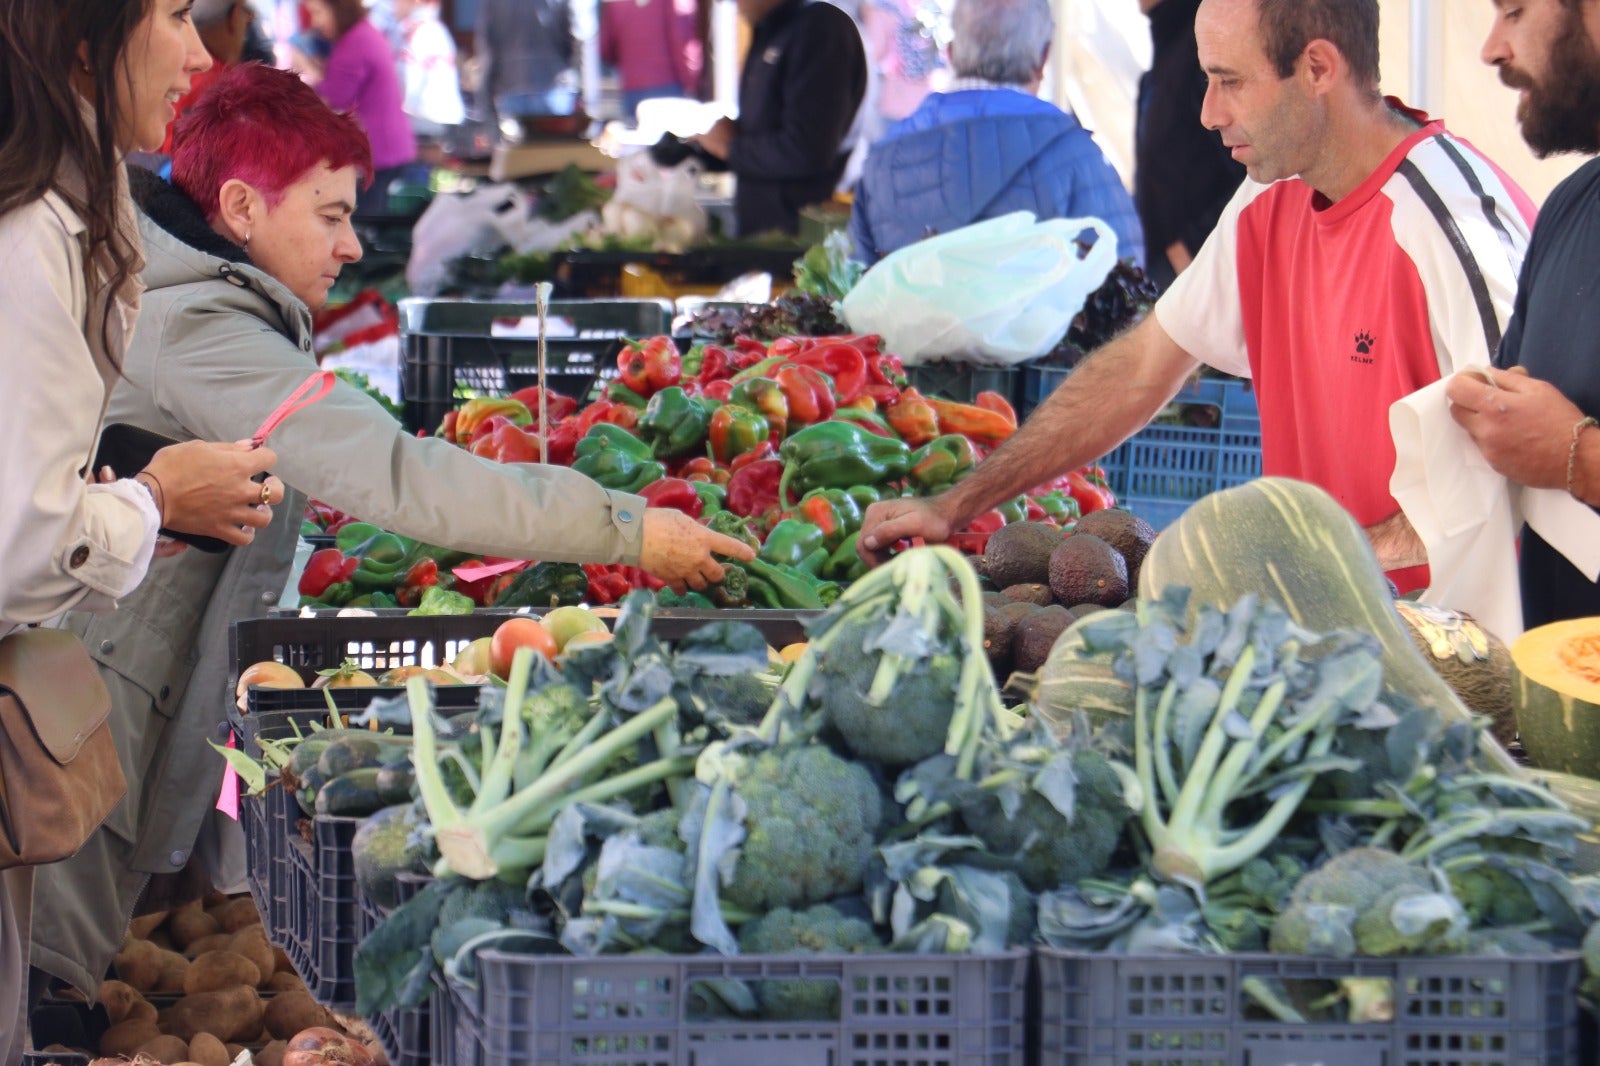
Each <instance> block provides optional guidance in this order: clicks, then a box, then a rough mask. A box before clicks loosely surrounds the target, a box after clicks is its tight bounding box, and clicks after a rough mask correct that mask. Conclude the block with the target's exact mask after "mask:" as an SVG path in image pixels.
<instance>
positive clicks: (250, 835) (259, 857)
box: [239, 786, 300, 951]
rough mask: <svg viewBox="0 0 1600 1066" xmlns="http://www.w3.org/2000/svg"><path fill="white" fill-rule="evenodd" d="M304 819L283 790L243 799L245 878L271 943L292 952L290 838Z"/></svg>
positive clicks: (241, 808)
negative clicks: (290, 943) (290, 949)
mask: <svg viewBox="0 0 1600 1066" xmlns="http://www.w3.org/2000/svg"><path fill="white" fill-rule="evenodd" d="M299 819H300V806H299V804H297V803H296V802H295V801H294V797H293V796H291V795H290V794H289V790H288V789H286V788H283V787H281V786H279V787H274V788H270V789H268V790H267V791H266V793H265V794H264V795H260V796H240V797H239V826H240V828H241V829H242V830H243V832H244V848H245V868H246V873H245V877H246V880H247V881H248V883H249V885H250V896H251V898H252V899H254V900H255V904H256V910H257V911H259V912H260V913H261V924H262V927H263V929H264V930H265V932H266V934H267V939H268V940H269V941H271V942H272V943H273V944H276V945H277V946H278V947H281V948H283V949H284V950H285V951H287V950H288V944H289V940H290V938H291V937H292V936H293V931H294V928H295V917H294V914H293V911H292V904H291V895H292V891H291V888H290V884H289V880H290V874H291V869H290V865H289V838H290V837H291V836H292V835H294V834H295V833H296V832H297V830H296V827H295V826H296V823H297V822H298V821H299Z"/></svg>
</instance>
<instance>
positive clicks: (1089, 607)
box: [1067, 603, 1109, 621]
mask: <svg viewBox="0 0 1600 1066" xmlns="http://www.w3.org/2000/svg"><path fill="white" fill-rule="evenodd" d="M1067 610H1069V611H1071V612H1072V619H1073V621H1077V620H1078V619H1080V618H1087V617H1089V616H1090V615H1091V614H1094V613H1096V612H1097V611H1105V610H1109V608H1107V607H1105V606H1104V605H1102V604H1098V603H1080V604H1078V605H1077V606H1076V607H1068V608H1067Z"/></svg>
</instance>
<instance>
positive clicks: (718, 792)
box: [678, 778, 745, 955]
mask: <svg viewBox="0 0 1600 1066" xmlns="http://www.w3.org/2000/svg"><path fill="white" fill-rule="evenodd" d="M744 819H745V804H744V800H743V799H741V798H740V797H739V794H738V793H736V792H734V791H733V789H732V788H731V787H730V785H729V783H728V781H727V779H726V778H723V779H721V780H719V781H717V782H716V783H715V784H714V785H711V786H709V787H708V786H706V785H704V784H698V785H696V787H695V792H694V798H693V800H692V801H691V802H690V805H689V809H688V811H686V812H685V813H684V816H683V822H682V823H681V825H680V826H679V829H678V833H679V835H680V836H682V837H683V841H684V843H685V844H686V845H687V846H688V852H687V858H686V861H685V863H684V880H685V881H686V882H688V883H689V884H690V885H691V886H692V888H693V893H694V895H693V902H692V903H691V904H690V908H689V910H690V918H689V931H690V932H691V933H693V934H694V937H695V939H696V940H698V941H700V943H702V944H705V945H706V946H707V947H709V948H712V949H714V950H716V951H719V952H721V953H722V954H724V955H737V954H738V953H739V941H738V939H737V938H736V937H735V936H734V935H733V931H732V930H731V929H729V928H728V923H727V921H726V920H724V919H723V917H722V901H721V896H720V893H721V890H722V886H723V885H724V884H725V883H727V882H729V881H731V880H732V879H733V868H734V866H735V865H736V864H737V863H738V861H739V852H738V847H739V845H740V844H741V843H742V842H743V841H744V835H745V833H744Z"/></svg>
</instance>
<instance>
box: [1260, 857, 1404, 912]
mask: <svg viewBox="0 0 1600 1066" xmlns="http://www.w3.org/2000/svg"><path fill="white" fill-rule="evenodd" d="M1394 888H1414V889H1416V890H1417V891H1419V892H1427V891H1430V890H1431V889H1432V888H1433V878H1432V877H1431V876H1430V875H1429V874H1428V871H1427V870H1425V869H1423V868H1422V867H1421V866H1417V865H1415V864H1414V863H1411V862H1408V861H1407V860H1406V859H1404V858H1402V857H1401V856H1399V855H1398V854H1396V853H1395V852H1392V851H1389V850H1387V849H1385V848H1374V847H1360V848H1351V849H1350V850H1349V851H1342V852H1340V853H1339V854H1338V855H1335V856H1334V857H1333V858H1331V859H1329V860H1328V861H1327V862H1325V863H1323V864H1322V865H1321V866H1318V867H1316V868H1315V869H1314V870H1312V871H1311V872H1309V873H1307V874H1306V875H1305V876H1304V877H1302V878H1301V879H1300V880H1299V881H1297V882H1296V883H1295V886H1294V890H1293V891H1292V892H1291V893H1290V894H1289V902H1290V904H1291V905H1293V904H1295V903H1326V904H1334V905H1337V906H1341V907H1349V908H1351V909H1353V910H1354V911H1355V912H1356V913H1358V914H1359V913H1361V912H1363V911H1365V910H1367V909H1368V908H1370V907H1371V906H1372V905H1373V903H1375V902H1377V899H1378V897H1379V896H1381V895H1383V894H1384V893H1385V892H1388V891H1389V890H1390V889H1394Z"/></svg>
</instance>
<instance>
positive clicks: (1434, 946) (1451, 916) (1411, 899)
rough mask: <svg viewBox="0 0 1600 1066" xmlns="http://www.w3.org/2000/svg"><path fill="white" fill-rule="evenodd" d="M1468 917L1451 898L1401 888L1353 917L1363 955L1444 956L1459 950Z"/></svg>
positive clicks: (1386, 894) (1393, 889)
mask: <svg viewBox="0 0 1600 1066" xmlns="http://www.w3.org/2000/svg"><path fill="white" fill-rule="evenodd" d="M1466 928H1467V915H1466V912H1465V911H1463V910H1462V909H1461V904H1460V903H1458V902H1457V901H1456V899H1455V897H1454V896H1451V895H1449V894H1447V893H1444V892H1435V891H1430V890H1419V889H1416V888H1411V887H1409V886H1405V885H1400V886H1397V887H1395V888H1391V889H1389V891H1387V892H1385V893H1383V895H1381V896H1379V897H1378V898H1377V899H1375V900H1374V901H1373V902H1372V905H1371V906H1370V907H1368V908H1367V909H1366V910H1365V911H1363V912H1362V913H1360V914H1358V915H1356V921H1355V926H1354V929H1355V934H1356V950H1357V951H1359V952H1360V953H1361V954H1363V955H1375V956H1380V957H1382V956H1390V955H1447V954H1451V953H1453V952H1457V951H1459V950H1460V949H1461V946H1462V940H1463V935H1464V934H1465V932H1466Z"/></svg>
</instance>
